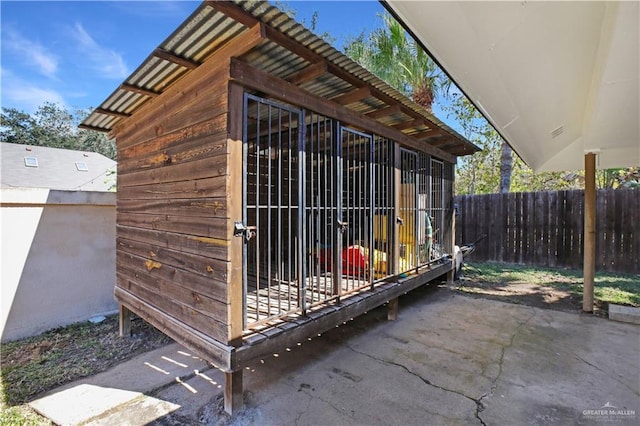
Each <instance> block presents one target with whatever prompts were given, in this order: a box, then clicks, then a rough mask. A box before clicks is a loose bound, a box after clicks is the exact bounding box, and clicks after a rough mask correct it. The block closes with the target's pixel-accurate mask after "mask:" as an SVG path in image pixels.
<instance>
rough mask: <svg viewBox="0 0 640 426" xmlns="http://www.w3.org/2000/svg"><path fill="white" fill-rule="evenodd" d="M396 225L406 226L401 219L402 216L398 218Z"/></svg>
mask: <svg viewBox="0 0 640 426" xmlns="http://www.w3.org/2000/svg"><path fill="white" fill-rule="evenodd" d="M396 223H398V224H400V225H404V219H403V218H401V217H400V216H397V217H396Z"/></svg>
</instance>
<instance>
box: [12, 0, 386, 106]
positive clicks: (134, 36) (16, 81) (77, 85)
mask: <svg viewBox="0 0 640 426" xmlns="http://www.w3.org/2000/svg"><path fill="white" fill-rule="evenodd" d="M199 3H200V2H199V1H103V2H97V1H43V2H42V1H41V2H36V1H5V0H2V1H1V2H0V8H1V20H2V21H1V28H2V29H1V37H2V39H1V43H2V45H1V51H2V56H1V63H0V65H1V68H0V70H1V71H0V72H1V80H2V86H1V89H2V95H1V106H2V107H5V108H16V109H19V110H23V111H25V112H28V113H33V112H34V111H36V109H37V108H38V107H39V106H41V105H43V103H44V102H54V103H59V104H61V105H63V106H65V107H66V108H68V109H69V110H70V111H74V110H75V109H86V108H89V107H97V106H98V105H99V104H100V103H102V101H103V100H104V99H106V97H107V96H108V95H109V94H111V93H112V92H113V90H114V89H115V88H116V87H117V86H118V85H119V84H120V83H121V82H122V81H123V80H124V79H125V78H126V77H127V76H129V74H130V73H131V72H132V71H133V70H135V69H136V68H137V67H138V65H139V64H140V63H141V62H142V61H143V60H144V59H145V58H146V57H147V56H148V55H149V54H150V53H151V51H152V50H153V49H155V48H156V47H157V46H158V45H160V44H161V43H162V41H163V40H165V39H166V38H167V37H168V36H169V35H170V34H171V33H172V32H173V30H174V29H175V28H176V27H178V25H179V24H180V23H182V21H184V20H185V19H186V18H187V17H188V16H189V15H190V14H191V13H192V12H193V11H194V10H195V9H196V8H197V6H198V5H199ZM288 4H289V5H290V7H291V8H292V9H294V10H296V12H297V15H296V19H297V20H298V21H301V22H302V21H304V22H305V23H306V24H307V25H309V24H310V22H311V17H312V15H313V12H314V11H318V13H319V21H318V27H317V31H316V32H317V33H322V32H325V31H327V32H329V33H330V34H332V35H333V36H334V37H336V38H337V40H336V45H337V47H339V48H340V47H341V46H342V45H343V43H344V42H345V41H346V40H347V39H348V38H349V37H355V36H356V35H358V34H359V33H360V32H361V31H362V30H364V29H366V30H367V31H371V30H372V29H374V27H375V26H377V25H380V23H381V20H380V19H379V18H378V17H377V16H376V15H377V14H378V13H381V12H382V10H383V9H382V6H381V5H380V3H379V2H377V1H371V0H369V1H355V2H353V1H351V2H344V1H343V2H338V1H291V2H288Z"/></svg>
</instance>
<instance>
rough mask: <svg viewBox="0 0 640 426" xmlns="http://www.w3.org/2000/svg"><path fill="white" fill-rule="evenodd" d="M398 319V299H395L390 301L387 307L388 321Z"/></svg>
mask: <svg viewBox="0 0 640 426" xmlns="http://www.w3.org/2000/svg"><path fill="white" fill-rule="evenodd" d="M397 319H398V298H397V297H394V298H393V299H391V300H389V305H388V306H387V321H395V320H397Z"/></svg>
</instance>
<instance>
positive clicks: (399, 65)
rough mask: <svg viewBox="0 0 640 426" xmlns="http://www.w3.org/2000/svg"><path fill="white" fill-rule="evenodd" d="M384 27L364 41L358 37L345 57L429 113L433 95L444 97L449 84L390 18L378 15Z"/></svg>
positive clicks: (361, 37) (418, 46)
mask: <svg viewBox="0 0 640 426" xmlns="http://www.w3.org/2000/svg"><path fill="white" fill-rule="evenodd" d="M381 17H382V19H383V22H384V25H383V26H382V27H381V28H377V29H376V30H375V31H373V32H372V33H371V34H370V35H369V36H368V37H366V38H365V35H364V34H361V35H360V36H359V37H357V38H356V39H355V40H352V41H351V42H350V43H349V44H348V45H347V46H346V47H345V53H346V54H347V55H348V56H349V57H351V58H352V59H353V60H354V61H356V62H358V63H359V64H360V65H362V66H363V67H365V68H367V69H368V70H369V71H371V72H372V73H373V74H375V75H376V76H378V77H379V78H380V79H382V80H384V81H385V82H387V83H388V84H389V85H391V86H393V87H395V88H396V89H397V90H399V91H400V92H402V93H403V94H405V95H407V96H409V97H411V98H412V99H413V101H414V102H416V103H417V104H419V105H420V106H422V107H423V108H425V109H427V110H428V111H431V106H432V104H433V101H434V98H435V96H436V95H440V94H444V93H446V91H447V90H448V88H449V86H450V84H451V81H450V80H449V79H448V78H446V77H445V76H444V74H443V73H442V72H441V71H440V69H439V68H438V67H437V66H436V64H435V62H433V60H432V59H431V58H430V57H429V55H427V54H426V53H425V51H424V50H423V49H422V47H421V46H420V45H419V44H418V43H417V42H416V41H415V40H414V39H413V38H411V37H410V36H409V35H408V34H407V32H406V31H405V30H404V28H403V27H402V25H400V24H399V23H398V22H397V21H396V20H395V19H394V18H393V17H392V16H391V15H389V14H388V13H385V14H383V15H381Z"/></svg>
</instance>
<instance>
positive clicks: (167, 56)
mask: <svg viewBox="0 0 640 426" xmlns="http://www.w3.org/2000/svg"><path fill="white" fill-rule="evenodd" d="M153 56H155V57H157V58H160V59H164V60H165V61H169V62H173V63H174V64H176V65H180V66H181V67H185V68H188V69H190V70H194V69H196V68H198V67H199V66H200V64H199V63H197V62H194V61H192V60H190V59H187V58H183V57H182V56H178V55H174V54H173V53H171V52H169V51H167V50H164V49H162V48H160V47H158V48H156V50H154V51H153Z"/></svg>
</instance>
